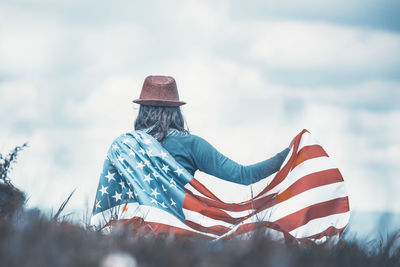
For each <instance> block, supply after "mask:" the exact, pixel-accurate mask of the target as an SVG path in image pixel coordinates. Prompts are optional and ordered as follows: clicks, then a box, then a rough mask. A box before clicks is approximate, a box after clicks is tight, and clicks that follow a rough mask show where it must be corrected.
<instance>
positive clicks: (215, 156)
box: [193, 137, 289, 185]
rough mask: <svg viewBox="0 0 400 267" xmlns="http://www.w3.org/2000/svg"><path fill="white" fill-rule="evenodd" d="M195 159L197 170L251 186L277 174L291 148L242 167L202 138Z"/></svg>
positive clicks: (199, 140) (196, 146) (194, 148)
mask: <svg viewBox="0 0 400 267" xmlns="http://www.w3.org/2000/svg"><path fill="white" fill-rule="evenodd" d="M196 139H197V140H196V142H195V145H194V147H193V157H194V159H193V160H194V162H195V164H196V167H197V169H199V170H200V171H202V172H205V173H207V174H210V175H213V176H215V177H218V178H221V179H223V180H227V181H230V182H234V183H238V184H243V185H249V184H252V183H255V182H257V181H259V180H261V179H262V178H265V177H268V176H270V175H271V174H273V173H275V172H277V171H278V170H279V168H280V167H281V165H282V163H283V161H284V160H285V158H286V156H287V155H288V153H289V148H285V149H284V150H283V151H282V152H280V153H278V154H276V155H275V156H273V157H271V158H269V159H266V160H264V161H261V162H259V163H256V164H252V165H247V166H245V165H242V164H239V163H236V162H235V161H233V160H231V159H229V158H228V157H226V156H224V155H223V154H221V153H220V152H219V151H218V150H217V149H215V148H214V147H213V146H212V145H211V144H210V143H208V142H207V141H206V140H204V139H203V138H201V137H197V138H196Z"/></svg>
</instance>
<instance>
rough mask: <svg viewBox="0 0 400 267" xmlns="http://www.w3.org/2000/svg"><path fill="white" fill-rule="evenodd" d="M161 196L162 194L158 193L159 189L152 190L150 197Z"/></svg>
mask: <svg viewBox="0 0 400 267" xmlns="http://www.w3.org/2000/svg"><path fill="white" fill-rule="evenodd" d="M159 194H160V193H158V192H157V188H154V189H151V194H150V195H154V197H155V198H157V196H158V195H159Z"/></svg>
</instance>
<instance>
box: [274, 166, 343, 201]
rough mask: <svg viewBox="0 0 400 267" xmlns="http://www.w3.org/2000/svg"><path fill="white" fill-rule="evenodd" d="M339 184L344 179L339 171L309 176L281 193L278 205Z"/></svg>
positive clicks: (316, 173) (327, 171) (334, 170)
mask: <svg viewBox="0 0 400 267" xmlns="http://www.w3.org/2000/svg"><path fill="white" fill-rule="evenodd" d="M338 182H343V177H342V175H341V174H340V172H339V170H338V169H329V170H324V171H319V172H314V173H311V174H308V175H306V176H304V177H302V178H300V179H299V180H297V181H296V182H294V183H293V184H292V185H291V186H289V187H288V188H287V189H286V190H285V191H283V192H282V193H280V194H279V195H278V197H277V199H278V203H279V202H282V201H285V200H287V199H289V198H291V197H293V196H295V195H298V194H300V193H303V192H305V191H307V190H310V189H313V188H316V187H319V186H323V185H328V184H333V183H338Z"/></svg>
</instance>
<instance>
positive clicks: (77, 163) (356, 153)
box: [0, 1, 400, 216]
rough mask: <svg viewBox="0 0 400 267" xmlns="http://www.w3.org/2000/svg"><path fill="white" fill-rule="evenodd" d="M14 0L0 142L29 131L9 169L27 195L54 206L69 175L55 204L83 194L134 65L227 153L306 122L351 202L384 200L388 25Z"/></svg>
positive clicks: (134, 77) (394, 41) (392, 146)
mask: <svg viewBox="0 0 400 267" xmlns="http://www.w3.org/2000/svg"><path fill="white" fill-rule="evenodd" d="M28 2H29V1H17V2H16V3H14V2H13V3H6V4H4V3H2V4H1V7H2V8H1V10H2V11H0V12H1V14H0V23H1V24H2V25H6V26H7V27H3V28H2V29H1V35H0V38H1V42H0V46H1V50H0V94H1V98H0V112H1V114H7V116H6V117H5V118H4V119H3V120H2V124H1V126H0V129H1V131H0V138H1V140H2V141H1V142H2V144H1V145H2V146H3V148H4V149H7V148H11V146H12V145H13V144H20V143H21V142H23V141H26V140H28V141H29V142H30V147H29V148H28V149H26V150H25V151H24V152H23V153H22V154H21V158H20V161H19V163H18V165H17V166H16V168H15V170H14V172H13V173H12V175H13V177H14V180H15V183H16V184H17V185H18V186H20V187H21V188H22V189H23V190H25V191H27V192H28V194H29V195H30V200H29V205H31V206H40V207H43V208H56V207H57V206H58V205H59V203H61V202H62V200H64V199H65V197H66V196H67V195H68V194H69V193H70V192H71V191H72V190H73V188H75V187H78V189H77V191H76V194H75V196H74V197H73V198H72V200H71V203H70V207H69V209H70V210H78V211H82V209H84V208H86V206H85V205H86V204H85V201H86V200H87V199H88V203H89V204H88V205H91V204H92V200H93V197H94V190H95V188H96V186H97V182H98V180H97V179H98V176H99V174H100V171H101V165H102V163H103V159H104V156H105V153H106V151H107V149H108V146H109V145H110V143H111V141H112V140H113V139H114V138H115V137H117V136H118V135H119V134H121V133H123V132H126V131H129V130H132V124H133V120H134V117H135V114H136V112H137V106H135V105H134V104H132V103H131V100H132V99H134V98H137V97H138V96H139V93H140V88H141V85H142V82H143V80H144V78H145V76H147V75H149V74H168V75H172V76H174V77H175V78H176V80H177V83H178V88H179V92H180V96H181V98H182V99H183V100H185V101H187V102H188V104H187V105H185V106H183V110H184V113H185V115H186V118H187V121H188V124H189V127H190V129H191V130H192V132H193V133H194V134H198V135H200V136H202V137H204V138H206V139H207V140H208V141H210V142H211V143H212V144H213V145H215V146H216V147H217V148H218V149H219V150H220V151H221V152H223V153H224V154H226V155H227V156H229V157H231V158H232V159H234V160H236V161H238V162H241V163H244V164H250V163H254V162H257V161H261V160H263V159H265V158H267V157H270V156H273V155H274V154H275V153H277V152H280V151H281V150H283V149H284V148H285V147H286V146H287V145H288V144H289V142H290V140H291V139H292V137H293V136H294V135H295V134H297V133H298V132H299V131H300V130H302V129H303V128H307V129H309V130H310V131H311V132H312V133H313V134H314V136H315V137H316V138H317V139H319V140H320V142H321V143H322V144H323V146H324V147H325V148H326V150H327V152H328V154H330V155H331V156H332V158H333V159H334V160H335V161H336V162H337V164H338V166H339V167H340V169H341V170H342V171H343V175H344V177H345V179H346V181H347V182H348V189H349V192H350V194H351V205H352V207H353V208H356V209H364V210H371V209H382V210H383V209H393V210H396V209H398V207H396V206H394V205H388V204H390V203H391V201H392V202H393V201H394V200H393V199H392V198H393V196H392V195H394V192H393V194H388V193H387V192H388V190H391V189H392V188H397V187H398V182H397V180H396V179H397V178H396V173H398V172H399V167H398V166H397V165H396V159H398V158H399V156H400V155H399V153H400V152H399V150H398V146H399V144H400V140H399V139H398V136H400V133H399V129H398V128H397V127H396V125H397V122H398V121H399V119H400V118H399V110H400V107H399V104H398V101H397V99H398V98H399V87H400V84H399V82H398V77H397V76H398V70H399V66H400V57H399V56H398V55H397V54H398V53H397V51H398V49H399V48H400V37H399V34H397V33H396V32H386V31H382V30H381V29H382V27H377V28H372V29H371V28H368V27H361V26H360V25H358V24H351V26H350V27H346V26H345V25H346V23H335V20H332V19H331V20H329V19H327V20H317V21H316V20H315V15H312V14H311V15H309V16H310V17H308V18H307V17H305V18H303V19H301V20H299V18H298V17H296V16H294V15H293V16H291V15H288V13H285V12H286V11H285V12H283V11H282V7H280V6H279V4H276V7H274V8H277V10H278V9H279V10H281V12H282V14H281V16H278V17H279V19H276V18H277V17H275V16H270V17H267V18H265V17H257V18H256V19H249V17H251V14H252V13H251V12H250V11H246V12H245V10H247V9H246V8H247V7H249V5H245V6H243V13H246V14H243V16H244V17H246V16H247V17H248V18H247V19H240V20H238V19H236V18H235V17H234V16H233V15H232V14H233V13H232V9H231V8H232V3H233V4H234V2H232V1H221V2H218V3H215V1H214V2H211V1H185V2H184V3H183V2H178V1H170V2H168V3H166V2H161V1H149V2H146V3H145V4H142V3H139V2H135V1H133V2H129V3H127V2H126V1H120V2H118V1H117V2H113V4H104V5H103V4H98V3H97V2H96V3H95V2H81V1H75V2H70V1H67V2H66V1H63V2H57V3H53V2H52V3H49V2H48V1H41V2H38V3H36V4H34V5H32V4H29V3H28ZM303 3H304V2H296V3H295V4H293V5H294V6H297V7H299V9H300V7H302V6H303ZM259 6H260V8H261V7H263V6H262V5H261V4H259ZM307 8H310V6H308V7H307ZM307 8H302V9H301V10H303V11H301V10H300V11H301V12H305V11H304V10H305V9H307ZM325 8H326V7H325ZM88 10H90V12H88ZM340 10H341V9H340ZM340 10H339V11H340ZM355 10H356V9H353V8H352V9H351V12H355ZM300 11H299V12H300ZM339 11H337V10H336V11H335V10H334V11H332V12H333V13H335V12H336V13H340V12H339ZM271 12H272V11H271ZM301 12H300V13H301ZM310 12H311V11H310ZM312 12H315V10H314V11H312ZM325 12H327V11H325ZM363 12H364V11H363ZM300 13H299V14H300ZM322 13H323V12H322ZM304 14H306V13H304ZM307 14H308V13H307ZM313 14H314V13H313ZM396 75H397V76H396ZM135 107H136V109H135ZM3 140H4V141H3ZM382 181H383V182H382ZM373 193H375V195H374V196H375V198H373V199H368V198H367V197H366V196H371V195H372V194H373ZM375 200H377V201H375ZM378 200H379V201H378ZM396 201H397V200H396ZM397 202H398V201H397ZM79 215H80V214H78V216H79Z"/></svg>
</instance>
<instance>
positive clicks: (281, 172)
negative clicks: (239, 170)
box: [256, 129, 308, 197]
mask: <svg viewBox="0 0 400 267" xmlns="http://www.w3.org/2000/svg"><path fill="white" fill-rule="evenodd" d="M306 132H308V131H307V130H305V129H304V130H303V131H301V133H299V134H298V135H296V137H295V138H294V143H293V151H297V150H298V148H299V144H300V139H301V137H302V135H303V134H304V133H306ZM296 157H297V153H292V155H291V156H290V158H289V160H288V162H287V163H286V164H285V166H284V167H283V168H282V169H281V170H279V171H278V172H277V173H276V175H275V177H274V179H272V181H271V183H270V184H269V185H268V186H267V187H265V188H264V190H262V191H261V192H260V193H259V194H258V195H257V196H256V197H258V196H261V195H264V194H265V193H266V192H268V191H270V190H271V189H272V188H274V187H275V186H277V185H278V184H280V183H281V182H282V181H283V180H284V179H285V178H286V177H287V175H288V173H289V171H290V170H291V169H292V165H293V163H294V161H295V160H296Z"/></svg>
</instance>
